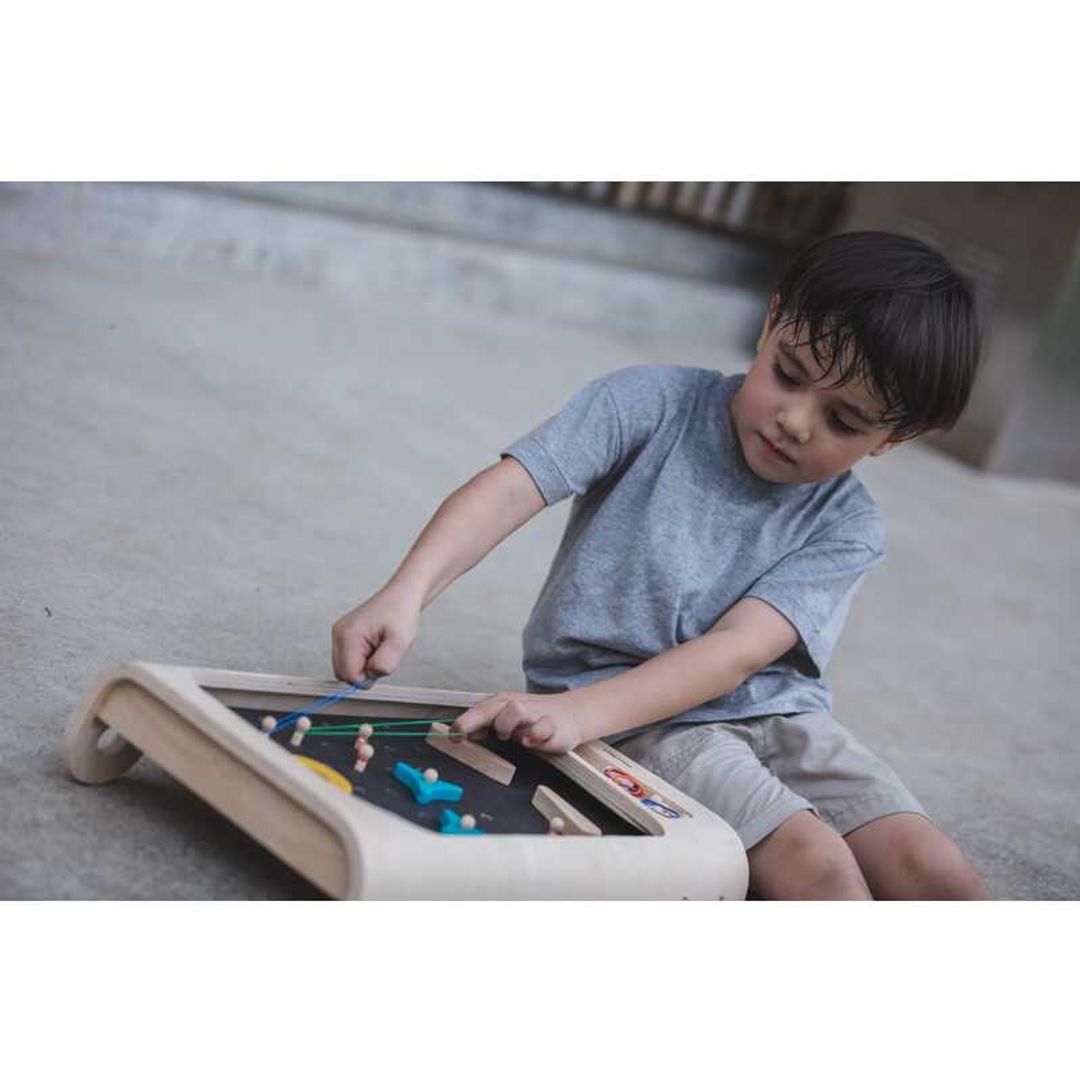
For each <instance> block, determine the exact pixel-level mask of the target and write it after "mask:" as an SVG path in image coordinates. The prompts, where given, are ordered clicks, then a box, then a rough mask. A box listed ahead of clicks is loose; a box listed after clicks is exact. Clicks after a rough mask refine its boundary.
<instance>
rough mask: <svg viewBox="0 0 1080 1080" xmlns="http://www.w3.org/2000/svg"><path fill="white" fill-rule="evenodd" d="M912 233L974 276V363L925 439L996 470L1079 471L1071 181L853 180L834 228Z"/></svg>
mask: <svg viewBox="0 0 1080 1080" xmlns="http://www.w3.org/2000/svg"><path fill="white" fill-rule="evenodd" d="M868 228H881V229H890V230H895V231H897V232H903V233H907V234H909V235H914V236H918V237H919V238H921V239H923V240H926V241H927V242H928V243H931V244H933V245H934V246H936V247H938V248H939V249H940V250H942V251H944V252H945V254H946V255H947V256H948V257H949V258H950V259H952V260H953V262H954V263H955V264H956V265H957V267H958V268H959V269H960V270H961V271H963V272H965V273H967V274H968V275H969V276H970V277H971V278H972V279H973V280H974V281H975V283H976V289H977V293H978V298H979V306H980V311H981V313H982V316H983V320H984V327H985V331H984V333H985V353H984V362H983V370H982V372H981V373H980V376H979V380H978V382H977V383H976V387H975V390H974V392H973V394H972V398H971V403H970V405H969V406H968V410H967V412H966V413H965V415H964V416H963V418H962V419H961V420H960V422H959V423H958V424H957V426H956V427H955V428H954V429H953V431H952V432H949V433H947V434H942V435H934V436H930V437H929V439H930V441H931V443H932V444H933V445H935V446H937V447H939V448H941V449H943V450H945V451H947V452H948V453H950V454H952V455H954V456H956V457H958V458H960V459H961V460H963V461H966V462H968V463H969V464H972V465H975V466H978V467H980V468H984V469H988V470H992V471H995V472H1003V473H1012V474H1017V475H1026V476H1040V477H1048V478H1050V477H1052V478H1057V479H1063V480H1071V481H1074V482H1076V481H1080V424H1077V419H1078V417H1080V372H1078V368H1080V357H1078V355H1077V350H1076V347H1075V344H1074V343H1075V342H1076V341H1077V340H1078V338H1077V334H1076V331H1077V329H1078V320H1080V314H1078V307H1080V280H1078V272H1077V251H1078V249H1077V237H1078V234H1080V185H1078V184H1061V183H1053V184H1014V183H1007V184H974V183H955V184H947V183H925V184H892V183H880V184H855V185H853V186H852V190H851V195H850V201H849V206H848V211H847V213H846V215H845V218H844V220H843V221H842V222H841V225H840V229H843V230H847V229H868Z"/></svg>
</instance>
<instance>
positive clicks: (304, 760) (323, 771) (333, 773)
mask: <svg viewBox="0 0 1080 1080" xmlns="http://www.w3.org/2000/svg"><path fill="white" fill-rule="evenodd" d="M293 761H299V762H300V764H301V765H306V766H307V767H308V768H309V769H310V770H311V771H312V772H313V773H318V774H319V776H321V777H322V778H323V779H324V780H329V781H330V783H331V784H333V785H334V787H336V788H339V789H340V790H341V791H344V792H345V794H346V795H351V794H352V784H350V783H349V781H348V780H346V779H345V777H344V776H342V775H341V773H339V772H338V771H337V769H332V768H330V766H329V765H324V764H323V763H322V762H321V761H316V760H315V759H314V758H311V757H305V756H304V755H303V754H293Z"/></svg>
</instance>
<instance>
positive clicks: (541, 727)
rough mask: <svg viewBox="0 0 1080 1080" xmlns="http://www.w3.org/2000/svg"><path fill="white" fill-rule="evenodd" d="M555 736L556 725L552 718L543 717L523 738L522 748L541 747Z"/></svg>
mask: <svg viewBox="0 0 1080 1080" xmlns="http://www.w3.org/2000/svg"><path fill="white" fill-rule="evenodd" d="M554 734H555V724H554V722H553V721H552V719H551V717H550V716H541V717H540V719H539V720H537V721H536V723H535V724H531V725H530V726H529V728H528V730H527V731H526V732H525V733H524V735H523V736H522V738H521V744H522V746H528V747H533V746H539V745H540V744H541V743H545V742H547V741H548V739H550V738H551V736H552V735H554Z"/></svg>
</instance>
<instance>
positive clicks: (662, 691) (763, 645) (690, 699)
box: [571, 596, 799, 741]
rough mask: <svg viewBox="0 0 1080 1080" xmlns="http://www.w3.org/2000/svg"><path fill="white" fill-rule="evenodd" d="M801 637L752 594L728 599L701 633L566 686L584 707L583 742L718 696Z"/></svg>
mask: <svg viewBox="0 0 1080 1080" xmlns="http://www.w3.org/2000/svg"><path fill="white" fill-rule="evenodd" d="M798 639H799V635H798V633H797V632H796V630H795V628H794V627H793V626H792V625H791V623H789V622H788V621H787V619H785V618H784V616H783V615H781V614H780V613H779V612H778V611H777V610H776V609H775V608H774V607H771V606H770V605H769V604H766V603H765V601H764V600H758V599H757V598H756V597H752V596H751V597H747V598H745V599H743V600H740V601H739V602H738V603H736V604H734V605H733V606H732V607H731V608H729V609H728V611H727V612H725V614H724V616H723V617H722V618H721V619H720V620H719V621H718V622H716V623H715V624H714V625H713V626H712V627H710V628H709V629H708V630H707V631H706V632H705V633H704V634H702V636H701V637H699V638H694V639H693V640H692V641H686V642H683V644H681V645H676V646H675V647H674V648H673V649H668V650H667V651H666V652H662V653H660V654H659V655H658V656H654V657H653V658H652V659H650V660H646V661H645V662H644V663H641V664H638V665H637V667H634V668H632V669H631V670H630V671H625V672H623V673H622V674H621V675H616V676H614V677H612V678H610V679H604V680H602V681H601V682H597V683H593V684H592V685H591V686H584V687H581V688H580V689H579V690H574V691H571V693H572V694H574V695H576V696H577V699H578V702H579V704H580V707H581V709H582V711H583V724H582V728H583V730H582V741H585V740H588V739H598V738H600V737H601V736H604V735H614V734H617V733H618V732H620V731H628V730H630V729H631V728H636V727H641V726H643V725H645V724H651V723H652V722H653V721H655V720H663V719H664V718H665V717H668V716H675V715H677V714H678V713H681V712H685V711H686V710H687V709H692V708H693V707H694V706H695V705H700V704H702V702H705V701H712V700H713V699H714V698H718V697H723V696H724V695H725V694H729V693H731V691H732V690H734V689H735V688H736V687H737V686H739V685H741V684H742V683H743V682H745V681H746V680H747V679H748V678H750V676H751V675H753V674H754V673H755V672H756V671H760V670H761V669H762V668H763V667H767V666H768V665H769V664H771V663H772V662H773V661H774V660H776V659H778V658H779V657H781V656H783V655H784V653H786V652H787V651H788V650H789V649H791V648H793V647H794V645H795V643H796V642H797V641H798Z"/></svg>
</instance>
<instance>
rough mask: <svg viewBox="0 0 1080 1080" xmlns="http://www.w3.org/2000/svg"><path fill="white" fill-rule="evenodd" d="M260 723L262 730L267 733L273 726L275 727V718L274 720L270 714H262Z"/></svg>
mask: <svg viewBox="0 0 1080 1080" xmlns="http://www.w3.org/2000/svg"><path fill="white" fill-rule="evenodd" d="M261 723H262V729H263V731H265V732H266V733H267V734H268V735H269V734H270V732H271V731H273V730H274V728H276V727H277V720H275V719H274V717H272V716H264V717H263V718H262V721H261Z"/></svg>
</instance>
